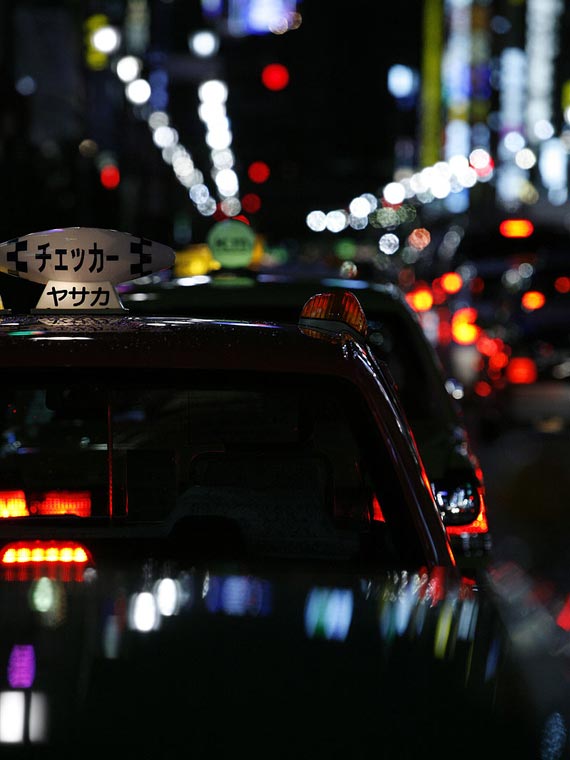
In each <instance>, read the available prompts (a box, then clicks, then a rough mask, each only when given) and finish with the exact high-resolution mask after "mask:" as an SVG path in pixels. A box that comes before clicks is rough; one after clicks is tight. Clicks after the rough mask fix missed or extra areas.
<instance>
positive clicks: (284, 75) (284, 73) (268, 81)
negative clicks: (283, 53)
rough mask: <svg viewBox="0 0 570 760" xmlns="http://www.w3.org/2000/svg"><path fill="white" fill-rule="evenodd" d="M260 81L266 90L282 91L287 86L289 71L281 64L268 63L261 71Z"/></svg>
mask: <svg viewBox="0 0 570 760" xmlns="http://www.w3.org/2000/svg"><path fill="white" fill-rule="evenodd" d="M261 81H262V82H263V84H264V85H265V87H267V89H268V90H273V91H274V92H277V91H278V90H284V89H285V87H287V85H288V84H289V70H288V69H287V67H286V66H283V64H282V63H268V64H267V66H264V67H263V69H262V71H261Z"/></svg>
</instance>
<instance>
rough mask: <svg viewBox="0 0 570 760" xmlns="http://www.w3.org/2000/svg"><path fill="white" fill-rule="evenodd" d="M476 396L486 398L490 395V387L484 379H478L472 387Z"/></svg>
mask: <svg viewBox="0 0 570 760" xmlns="http://www.w3.org/2000/svg"><path fill="white" fill-rule="evenodd" d="M473 390H474V391H475V393H476V395H477V396H481V398H487V396H490V395H491V392H492V390H493V389H492V388H491V386H490V385H489V383H488V382H487V381H486V380H478V381H477V382H476V383H475V386H474V388H473Z"/></svg>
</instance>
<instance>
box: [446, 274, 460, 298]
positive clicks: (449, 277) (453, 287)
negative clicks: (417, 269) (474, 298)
mask: <svg viewBox="0 0 570 760" xmlns="http://www.w3.org/2000/svg"><path fill="white" fill-rule="evenodd" d="M462 286H463V278H462V277H461V275H460V274H457V272H446V273H445V274H442V275H441V287H442V288H443V289H444V290H445V292H446V293H449V294H453V293H458V292H459V291H460V290H461V288H462Z"/></svg>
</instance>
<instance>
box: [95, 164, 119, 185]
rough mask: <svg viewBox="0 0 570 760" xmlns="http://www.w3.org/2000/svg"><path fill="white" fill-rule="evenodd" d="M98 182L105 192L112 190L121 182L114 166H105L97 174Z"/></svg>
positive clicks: (117, 170)
mask: <svg viewBox="0 0 570 760" xmlns="http://www.w3.org/2000/svg"><path fill="white" fill-rule="evenodd" d="M99 180H100V182H101V184H102V185H103V187H104V188H105V189H107V190H114V189H115V188H116V187H118V185H119V182H120V181H121V173H120V171H119V169H118V168H117V167H116V166H115V165H114V164H107V165H106V166H104V167H103V168H102V169H101V171H100V172H99Z"/></svg>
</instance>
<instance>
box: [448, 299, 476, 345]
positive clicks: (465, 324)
mask: <svg viewBox="0 0 570 760" xmlns="http://www.w3.org/2000/svg"><path fill="white" fill-rule="evenodd" d="M476 319H477V310H476V309H474V308H472V307H470V306H468V307H465V308H463V309H458V310H457V311H456V312H455V314H454V315H453V317H452V319H451V334H452V336H453V340H454V341H455V342H456V343H459V345H460V346H471V345H473V344H474V343H476V342H477V340H478V339H479V336H480V335H481V328H480V327H479V325H477V324H475V320H476Z"/></svg>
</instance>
